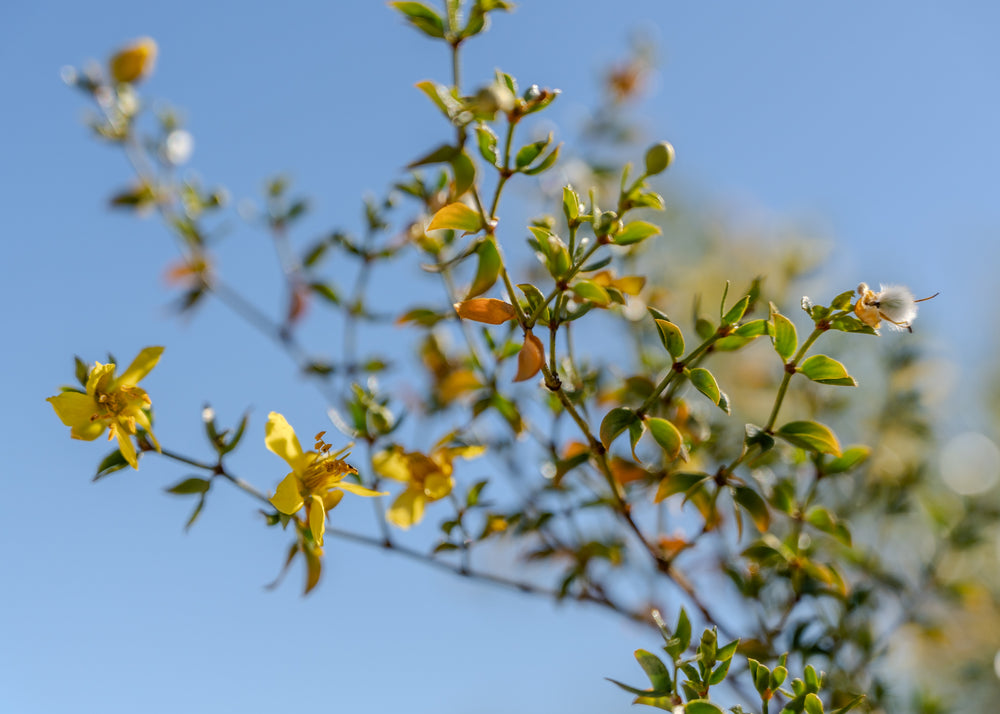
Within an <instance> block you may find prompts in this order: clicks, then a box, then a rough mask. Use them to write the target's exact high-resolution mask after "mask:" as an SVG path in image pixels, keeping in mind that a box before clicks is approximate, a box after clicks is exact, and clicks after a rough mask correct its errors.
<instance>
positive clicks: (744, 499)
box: [733, 486, 771, 533]
mask: <svg viewBox="0 0 1000 714" xmlns="http://www.w3.org/2000/svg"><path fill="white" fill-rule="evenodd" d="M733 500H734V501H736V503H738V504H739V505H741V506H742V507H743V508H744V509H745V510H746V512H747V513H749V514H750V518H752V519H753V524H754V525H755V526H757V530H759V531H760V532H761V533H766V532H767V529H768V528H769V527H770V526H771V513H770V512H769V511H768V510H767V503H765V502H764V499H763V498H761V496H760V494H759V493H757V492H756V491H754V490H753V489H752V488H750V487H749V486H733Z"/></svg>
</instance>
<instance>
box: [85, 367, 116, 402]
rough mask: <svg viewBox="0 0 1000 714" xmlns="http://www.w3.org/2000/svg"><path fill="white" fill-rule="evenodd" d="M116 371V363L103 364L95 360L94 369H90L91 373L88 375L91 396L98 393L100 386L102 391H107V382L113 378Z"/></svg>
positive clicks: (88, 391)
mask: <svg viewBox="0 0 1000 714" xmlns="http://www.w3.org/2000/svg"><path fill="white" fill-rule="evenodd" d="M114 373H115V364H114V363H113V362H111V363H109V364H101V363H100V362H94V367H93V369H91V370H90V374H89V375H87V394H88V395H90V396H91V397H93V396H94V394H96V393H97V389H98V387H100V388H101V389H102V391H107V382H108V381H109V380H110V379H111V376H112V375H113V374H114Z"/></svg>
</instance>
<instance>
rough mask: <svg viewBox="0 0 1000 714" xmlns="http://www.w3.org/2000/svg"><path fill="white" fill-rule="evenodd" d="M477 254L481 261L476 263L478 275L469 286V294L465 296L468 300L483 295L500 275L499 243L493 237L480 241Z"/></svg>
mask: <svg viewBox="0 0 1000 714" xmlns="http://www.w3.org/2000/svg"><path fill="white" fill-rule="evenodd" d="M476 254H477V255H478V256H479V262H478V263H477V264H476V277H475V278H473V280H472V285H470V286H469V294H468V295H466V296H465V299H466V300H471V299H472V298H474V297H476V296H477V295H482V294H483V293H484V292H486V291H487V290H489V289H490V288H492V287H493V285H494V283H496V281H497V276H498V275H500V251H499V250H497V244H496V242H495V241H494V240H493V239H492V238H487V239H486V240H484V241H483V242H482V243H480V244H479V247H478V248H476Z"/></svg>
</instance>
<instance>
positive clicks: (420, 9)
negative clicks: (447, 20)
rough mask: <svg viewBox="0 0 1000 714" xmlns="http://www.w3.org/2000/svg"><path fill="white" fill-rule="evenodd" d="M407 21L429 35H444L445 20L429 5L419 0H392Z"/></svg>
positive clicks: (392, 4) (391, 4)
mask: <svg viewBox="0 0 1000 714" xmlns="http://www.w3.org/2000/svg"><path fill="white" fill-rule="evenodd" d="M389 5H390V7H394V8H396V9H397V10H399V11H400V12H401V13H402V14H403V16H404V17H405V18H406V20H407V22H409V23H410V24H411V25H413V26H414V27H415V28H417V29H418V30H420V31H421V32H423V33H424V34H425V35H427V36H429V37H438V38H441V37H444V21H443V20H442V19H441V17H440V16H439V15H438V14H437V13H436V12H434V11H433V10H431V9H430V8H429V7H427V6H426V5H424V4H423V3H419V2H391V3H389Z"/></svg>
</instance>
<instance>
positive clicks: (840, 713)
mask: <svg viewBox="0 0 1000 714" xmlns="http://www.w3.org/2000/svg"><path fill="white" fill-rule="evenodd" d="M864 700H865V695H864V694H859V695H858V696H856V697H855V698H854V699H852V700H851V701H849V702H848V703H847V704H845V705H844V706H842V707H841V708H840V709H836V710H835V711H832V712H830V714H847V712H849V711H851V709H853V708H854V707H856V706H858V705H859V704H860V703H861V702H863V701H864Z"/></svg>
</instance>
